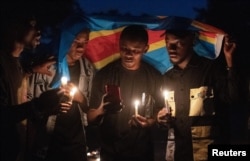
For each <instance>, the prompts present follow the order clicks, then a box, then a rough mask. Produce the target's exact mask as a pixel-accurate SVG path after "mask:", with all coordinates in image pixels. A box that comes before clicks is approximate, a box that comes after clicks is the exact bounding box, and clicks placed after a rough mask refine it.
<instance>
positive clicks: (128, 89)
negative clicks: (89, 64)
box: [88, 25, 162, 161]
mask: <svg viewBox="0 0 250 161" xmlns="http://www.w3.org/2000/svg"><path fill="white" fill-rule="evenodd" d="M119 45H120V46H119V47H120V57H121V58H120V59H118V60H116V61H115V62H112V63H110V64H109V65H107V66H106V67H104V68H103V69H101V70H100V71H98V72H97V73H96V76H95V77H94V79H93V85H92V90H91V97H90V109H89V111H88V121H89V123H98V124H99V125H100V126H99V127H100V144H101V145H100V146H101V147H100V148H101V151H100V156H101V160H102V161H115V160H123V161H152V160H153V146H152V139H151V134H150V129H151V127H152V125H153V124H154V121H155V120H154V111H155V110H156V107H161V106H160V105H159V104H160V102H159V101H158V99H159V98H160V97H162V96H160V86H159V85H160V84H161V83H160V82H161V75H160V73H159V72H158V71H156V70H155V69H154V68H153V67H151V66H150V65H148V64H147V63H145V62H143V61H142V57H143V55H144V54H145V53H146V52H147V51H148V48H149V45H148V33H147V30H146V29H145V28H144V27H143V26H141V25H130V26H127V27H126V28H125V29H124V30H123V31H122V33H121V35H120V40H119ZM158 81H159V82H158ZM112 91H113V92H112ZM143 93H144V94H148V95H151V96H152V98H153V99H154V101H155V103H154V104H152V106H153V108H152V109H151V110H152V114H151V115H148V114H147V112H146V111H147V110H146V108H145V107H146V106H140V105H139V106H138V114H136V115H135V104H134V102H135V100H137V99H138V100H140V102H141V98H142V95H143ZM112 95H113V97H115V98H117V99H115V100H119V98H120V100H119V101H114V99H110V97H111V96H112ZM117 102H120V103H117Z"/></svg>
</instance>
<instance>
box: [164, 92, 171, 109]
mask: <svg viewBox="0 0 250 161" xmlns="http://www.w3.org/2000/svg"><path fill="white" fill-rule="evenodd" d="M163 95H164V102H165V108H166V109H167V110H168V112H170V110H169V107H168V97H169V92H168V91H167V90H165V91H164V92H163Z"/></svg>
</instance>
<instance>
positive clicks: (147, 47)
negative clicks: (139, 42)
mask: <svg viewBox="0 0 250 161" xmlns="http://www.w3.org/2000/svg"><path fill="white" fill-rule="evenodd" d="M148 49H149V45H147V46H146V47H145V48H144V54H145V53H146V52H148Z"/></svg>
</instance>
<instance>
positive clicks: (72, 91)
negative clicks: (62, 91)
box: [69, 87, 77, 102]
mask: <svg viewBox="0 0 250 161" xmlns="http://www.w3.org/2000/svg"><path fill="white" fill-rule="evenodd" d="M76 91H77V88H76V87H73V88H72V89H71V90H70V93H69V95H70V102H72V101H73V98H74V95H75V93H76Z"/></svg>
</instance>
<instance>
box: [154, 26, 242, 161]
mask: <svg viewBox="0 0 250 161" xmlns="http://www.w3.org/2000/svg"><path fill="white" fill-rule="evenodd" d="M173 23H175V22H173ZM196 34H197V33H196V32H194V31H189V30H185V29H176V28H171V26H170V28H169V29H167V30H166V33H165V41H166V47H167V50H168V53H169V57H170V60H171V62H172V63H173V65H174V67H173V69H171V70H170V71H168V72H167V73H166V74H165V75H164V88H166V89H167V90H169V92H171V94H170V93H169V94H170V95H169V97H168V105H169V106H170V108H171V111H169V108H168V109H166V108H163V109H162V110H161V111H159V113H158V116H157V119H158V122H159V123H160V124H163V125H166V123H167V124H170V126H168V127H169V130H168V141H167V147H168V148H167V152H166V156H162V160H164V159H166V160H169V159H170V160H172V159H173V158H174V159H173V160H175V161H182V160H183V159H184V160H185V161H194V160H207V150H208V149H207V148H208V147H207V146H208V145H209V144H212V143H216V142H217V141H222V140H218V139H219V138H218V134H219V133H220V134H219V135H221V134H222V135H223V134H225V133H223V131H220V132H219V131H218V130H221V128H220V129H219V128H218V127H219V126H220V125H221V124H222V122H221V118H220V117H221V116H223V115H225V110H226V109H223V108H225V107H227V106H226V105H228V104H229V103H232V102H233V101H236V100H237V91H238V89H237V86H238V84H237V81H236V77H235V74H234V72H235V71H234V68H233V63H232V59H233V53H234V50H235V47H236V44H235V43H233V42H231V41H230V39H229V38H228V37H227V36H226V37H225V40H224V46H223V52H224V56H225V59H226V64H227V65H226V67H224V68H223V67H220V66H218V64H216V63H217V61H211V60H208V59H206V58H203V57H200V56H198V55H197V54H196V53H195V51H194V50H193V46H194V44H195V38H196ZM170 112H171V113H170ZM169 113H170V114H171V116H172V118H173V119H171V120H166V114H169ZM221 127H222V126H221ZM222 137H224V138H226V136H225V135H224V136H222ZM220 143H223V142H220ZM170 144H171V145H170ZM171 147H173V149H172V148H171ZM171 149H172V150H173V151H171ZM171 154H174V155H171Z"/></svg>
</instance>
